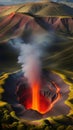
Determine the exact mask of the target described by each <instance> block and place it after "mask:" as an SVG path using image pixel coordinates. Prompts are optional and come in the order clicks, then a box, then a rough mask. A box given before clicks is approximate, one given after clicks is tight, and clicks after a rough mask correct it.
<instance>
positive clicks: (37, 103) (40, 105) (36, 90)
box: [31, 83, 51, 114]
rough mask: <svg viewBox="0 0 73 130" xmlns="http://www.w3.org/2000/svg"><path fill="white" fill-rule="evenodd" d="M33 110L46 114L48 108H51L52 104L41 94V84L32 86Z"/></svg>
mask: <svg viewBox="0 0 73 130" xmlns="http://www.w3.org/2000/svg"><path fill="white" fill-rule="evenodd" d="M31 89H32V109H33V110H37V111H38V112H40V113H41V114H44V113H46V112H47V111H48V107H49V106H50V104H51V102H50V101H49V99H47V98H46V97H44V96H43V95H42V94H41V93H40V85H39V83H35V84H33V86H32V88H31Z"/></svg>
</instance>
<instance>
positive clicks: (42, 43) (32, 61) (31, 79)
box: [18, 33, 53, 86]
mask: <svg viewBox="0 0 73 130" xmlns="http://www.w3.org/2000/svg"><path fill="white" fill-rule="evenodd" d="M52 38H53V35H52V34H48V33H45V34H40V35H34V38H33V41H32V42H30V43H29V44H25V43H24V44H21V45H20V55H19V57H18V63H20V64H21V66H22V71H23V72H24V76H25V77H26V78H27V80H28V83H29V84H30V85H31V86H32V84H33V83H35V82H37V81H38V82H40V80H41V73H42V58H43V57H45V56H46V55H47V53H48V52H47V51H46V50H47V48H49V46H50V45H51V44H52Z"/></svg>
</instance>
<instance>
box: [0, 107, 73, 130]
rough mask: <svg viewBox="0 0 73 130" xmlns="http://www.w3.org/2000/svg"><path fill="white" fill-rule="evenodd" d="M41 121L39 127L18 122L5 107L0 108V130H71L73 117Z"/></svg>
mask: <svg viewBox="0 0 73 130" xmlns="http://www.w3.org/2000/svg"><path fill="white" fill-rule="evenodd" d="M52 120H53V121H50V119H49V120H48V119H45V120H43V121H42V122H41V123H42V124H41V125H40V123H39V125H36V123H34V124H33V123H32V124H31V123H28V121H26V122H25V121H21V120H19V119H18V118H17V117H16V115H14V111H11V109H10V108H9V107H7V106H4V107H0V129H2V130H64V129H65V130H73V116H72V115H71V116H70V117H69V116H61V118H60V117H54V118H52Z"/></svg>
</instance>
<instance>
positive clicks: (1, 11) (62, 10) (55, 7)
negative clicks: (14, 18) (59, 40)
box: [0, 1, 73, 17]
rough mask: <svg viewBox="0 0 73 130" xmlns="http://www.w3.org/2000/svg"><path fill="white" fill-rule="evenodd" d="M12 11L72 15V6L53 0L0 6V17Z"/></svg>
mask: <svg viewBox="0 0 73 130" xmlns="http://www.w3.org/2000/svg"><path fill="white" fill-rule="evenodd" d="M12 12H19V13H30V14H34V15H35V14H36V15H38V16H53V17H54V16H61V17H63V16H65V17H67V16H73V8H71V7H69V6H67V5H63V4H61V3H60V4H59V3H55V2H46V1H45V2H35V3H27V4H18V5H11V6H0V17H2V16H5V15H8V14H10V13H12Z"/></svg>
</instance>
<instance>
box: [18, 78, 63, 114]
mask: <svg viewBox="0 0 73 130" xmlns="http://www.w3.org/2000/svg"><path fill="white" fill-rule="evenodd" d="M51 84H52V85H53V86H54V87H55V88H56V95H57V97H56V98H55V99H54V100H53V101H51V100H50V99H49V97H46V96H43V95H42V94H41V93H40V85H39V83H35V84H33V85H32V87H30V88H29V89H26V90H25V92H23V94H22V96H21V98H22V99H21V101H22V100H23V99H25V100H24V102H22V103H21V104H23V105H24V106H25V108H26V109H33V110H36V111H38V112H39V113H41V114H45V113H46V112H49V111H50V110H51V109H52V108H53V106H54V104H55V103H56V102H57V101H58V100H59V99H60V98H61V94H60V87H59V86H58V85H57V84H56V83H55V82H54V81H52V82H51Z"/></svg>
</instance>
